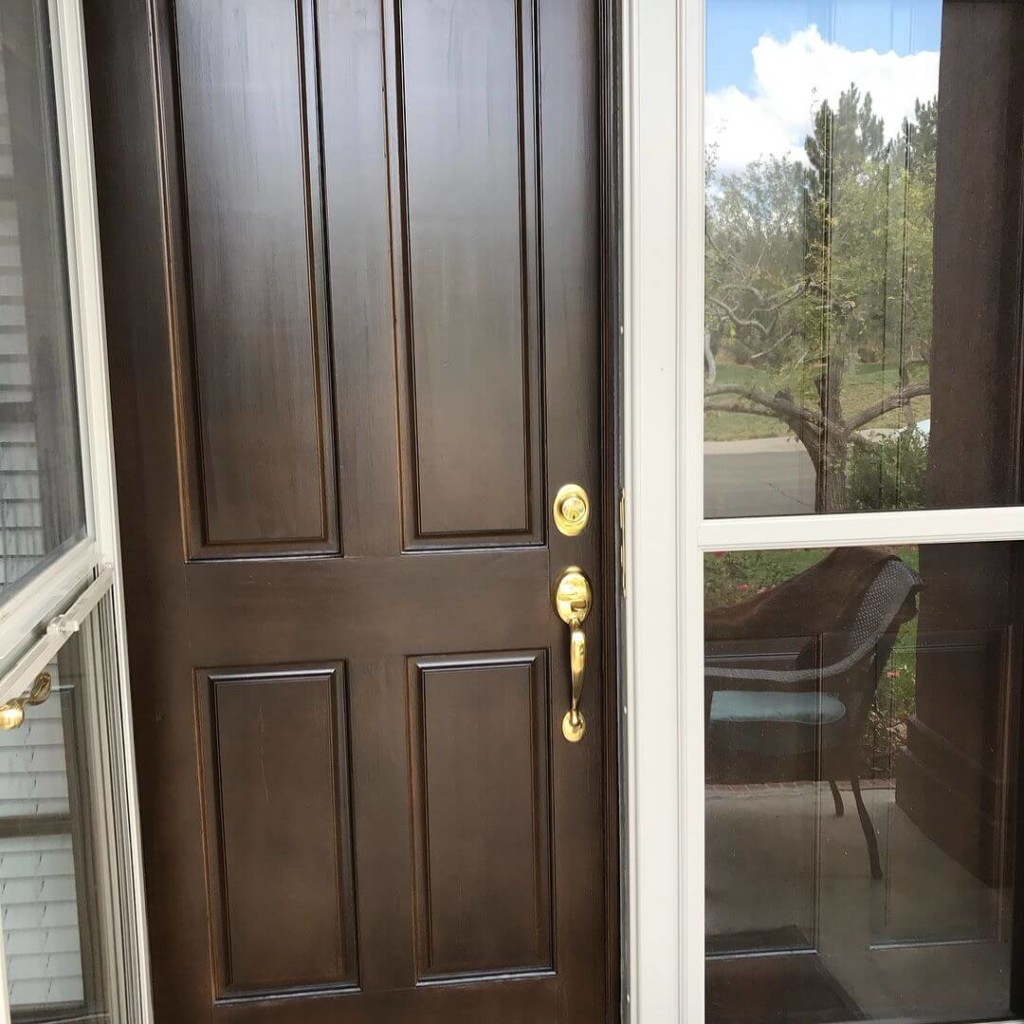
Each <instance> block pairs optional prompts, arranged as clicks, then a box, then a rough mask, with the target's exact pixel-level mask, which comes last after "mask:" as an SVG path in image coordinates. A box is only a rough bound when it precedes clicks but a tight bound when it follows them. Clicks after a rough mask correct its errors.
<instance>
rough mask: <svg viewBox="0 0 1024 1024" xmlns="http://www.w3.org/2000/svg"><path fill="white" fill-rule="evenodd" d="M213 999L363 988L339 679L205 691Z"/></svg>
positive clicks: (272, 674) (204, 686) (231, 684)
mask: <svg viewBox="0 0 1024 1024" xmlns="http://www.w3.org/2000/svg"><path fill="white" fill-rule="evenodd" d="M197 688H198V689H197V696H198V716H197V717H198V720H199V722H200V728H201V736H202V741H203V742H202V757H203V771H202V777H203V800H204V804H205V806H206V810H207V836H208V839H207V845H208V850H207V857H208V862H209V868H208V877H209V889H210V924H211V933H212V936H213V940H214V962H215V965H216V970H215V975H216V977H215V981H214V987H215V994H216V995H217V996H220V997H222V998H223V997H236V998H237V997H246V996H249V997H256V996H263V997H265V996H267V995H278V996H279V995H283V994H287V993H297V992H301V991H303V990H306V989H328V988H340V989H345V988H352V987H354V986H356V985H357V984H358V965H357V952H356V921H355V879H354V871H353V862H352V842H353V837H352V823H351V813H350V806H351V802H350V793H349V787H350V778H349V753H348V750H349V741H348V701H347V687H346V684H345V676H344V670H343V668H342V666H340V665H318V666H308V667H302V668H288V669H275V668H256V669H253V668H247V669H232V670H216V671H203V672H200V673H198V677H197Z"/></svg>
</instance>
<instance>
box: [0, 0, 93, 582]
mask: <svg viewBox="0 0 1024 1024" xmlns="http://www.w3.org/2000/svg"><path fill="white" fill-rule="evenodd" d="M49 39H50V37H49V27H48V23H47V5H46V3H45V2H44V0H0V594H2V593H3V592H4V591H6V590H9V589H10V587H11V585H12V584H14V583H16V582H17V581H19V580H21V579H22V578H23V577H25V575H26V574H28V573H30V572H31V571H32V570H33V569H35V568H37V567H38V566H39V565H41V564H42V563H43V562H44V561H46V560H47V559H48V558H51V557H52V556H54V555H55V554H56V553H57V552H59V551H61V550H63V549H64V548H66V547H68V546H69V545H70V544H72V543H73V542H74V541H75V540H76V539H77V538H80V537H82V536H84V533H85V523H86V520H85V500H84V492H83V484H82V466H81V456H80V446H79V430H78V406H77V398H76V394H75V370H74V352H73V348H72V334H71V319H70V307H69V300H68V284H67V280H68V273H67V257H66V250H65V243H64V217H63V209H62V200H61V173H60V155H59V149H58V143H57V127H56V125H57V122H56V115H55V110H54V87H53V61H52V55H51V53H50V42H49Z"/></svg>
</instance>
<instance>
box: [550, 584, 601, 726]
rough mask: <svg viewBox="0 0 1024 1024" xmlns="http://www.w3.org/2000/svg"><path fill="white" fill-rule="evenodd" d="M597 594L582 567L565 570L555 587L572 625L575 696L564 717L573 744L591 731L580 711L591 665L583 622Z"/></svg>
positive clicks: (563, 613) (558, 604) (562, 615)
mask: <svg viewBox="0 0 1024 1024" xmlns="http://www.w3.org/2000/svg"><path fill="white" fill-rule="evenodd" d="M593 603H594V594H593V591H592V590H591V587H590V580H588V579H587V577H586V576H584V575H583V572H582V570H581V569H580V568H579V567H578V566H575V565H574V566H570V568H568V569H566V570H565V572H563V573H562V576H561V578H560V579H559V581H558V586H557V587H555V611H556V612H557V613H558V617H559V618H560V619H561V620H562V621H563V622H564V623H565V624H566V625H567V626H568V627H569V671H570V675H571V677H572V696H571V700H570V704H569V710H568V711H566V713H565V717H564V718H563V719H562V735H563V736H564V737H565V738H566V739H567V740H568V741H569V742H570V743H579V741H580V740H581V739H583V735H584V733H586V731H587V723H586V720H585V719H584V717H583V712H582V711H580V698H581V697H582V696H583V675H584V672H585V670H586V667H587V637H586V634H585V633H584V632H583V623H584V621H585V620H586V617H587V616H588V615H589V614H590V609H591V606H592V605H593Z"/></svg>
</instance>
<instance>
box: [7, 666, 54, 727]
mask: <svg viewBox="0 0 1024 1024" xmlns="http://www.w3.org/2000/svg"><path fill="white" fill-rule="evenodd" d="M52 690H53V680H52V679H51V678H50V673H49V672H40V673H39V675H37V676H36V681H35V682H34V683H33V684H32V689H31V690H29V691H28V695H27V696H25V697H15V698H14V700H11V701H8V702H7V703H6V704H4V705H3V706H0V729H5V730H6V729H17V728H19V727H20V726H21V724H22V723H23V722H24V721H25V705H26V704H32V705H39V704H42V703H43V702H44V701H45V700H46V698H47V697H49V696H50V693H51V691H52Z"/></svg>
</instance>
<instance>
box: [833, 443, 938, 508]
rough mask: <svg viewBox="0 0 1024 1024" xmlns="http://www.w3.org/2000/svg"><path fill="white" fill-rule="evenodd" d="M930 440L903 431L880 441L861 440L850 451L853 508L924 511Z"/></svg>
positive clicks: (851, 500)
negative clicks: (913, 509)
mask: <svg viewBox="0 0 1024 1024" xmlns="http://www.w3.org/2000/svg"><path fill="white" fill-rule="evenodd" d="M927 467H928V438H927V436H926V435H924V434H922V433H921V432H920V431H919V430H916V429H914V428H909V429H907V430H901V431H900V432H899V433H897V434H892V435H890V436H888V437H885V438H882V439H881V440H878V441H861V442H859V443H858V444H856V445H854V446H853V448H852V450H851V452H850V463H849V474H850V476H849V481H850V507H851V508H853V509H858V510H862V511H865V512H873V511H878V510H886V509H905V508H922V507H923V506H924V475H925V470H926V469H927Z"/></svg>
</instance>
